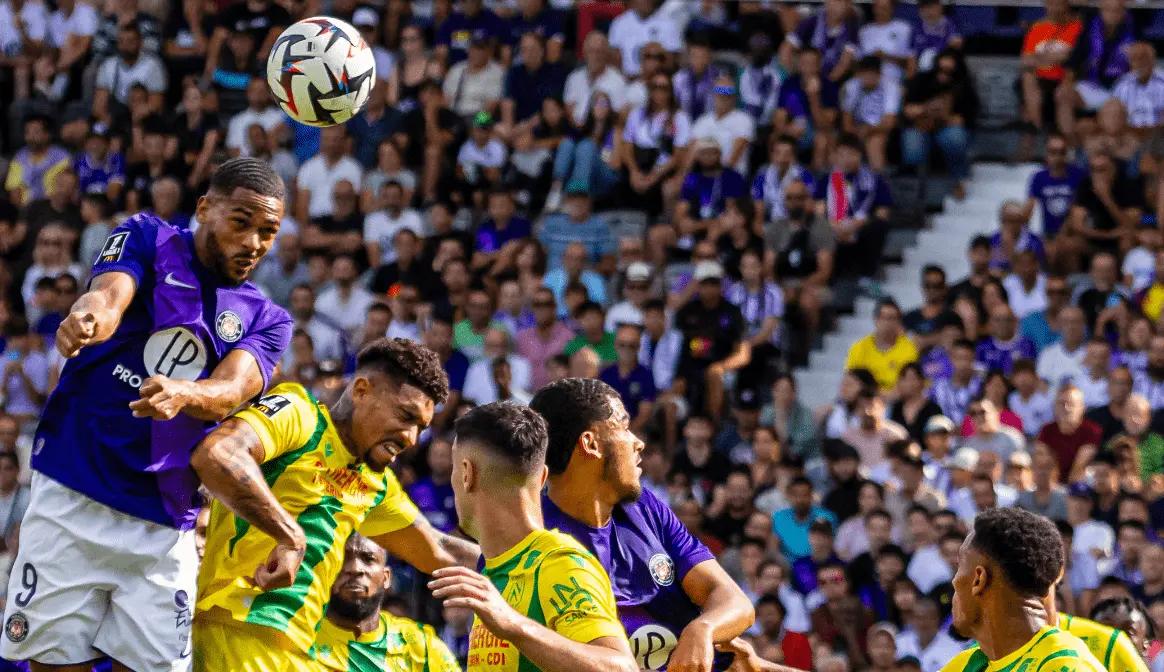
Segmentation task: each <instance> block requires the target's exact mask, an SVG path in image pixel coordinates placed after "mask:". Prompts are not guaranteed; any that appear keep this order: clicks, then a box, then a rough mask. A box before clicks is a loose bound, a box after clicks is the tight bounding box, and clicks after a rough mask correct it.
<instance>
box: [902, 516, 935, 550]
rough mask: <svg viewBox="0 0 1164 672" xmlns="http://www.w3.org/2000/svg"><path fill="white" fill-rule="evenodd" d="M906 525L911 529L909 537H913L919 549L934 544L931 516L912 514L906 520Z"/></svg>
mask: <svg viewBox="0 0 1164 672" xmlns="http://www.w3.org/2000/svg"><path fill="white" fill-rule="evenodd" d="M905 524H906V526H907V527H908V528H909V536H911V537H913V540H914V543H915V544H916V545H917V547H918V548H921V547H922V546H928V545H929V544H931V543H933V539H934V526H933V523H931V522H930V517H929V516H927V515H925V514H924V513H922V512H920V511H917V512H914V513H910V514H908V516H907V517H906V519H905Z"/></svg>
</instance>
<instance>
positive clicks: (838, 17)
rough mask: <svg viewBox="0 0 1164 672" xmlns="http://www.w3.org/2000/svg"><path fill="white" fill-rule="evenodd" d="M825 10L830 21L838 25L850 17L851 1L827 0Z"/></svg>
mask: <svg viewBox="0 0 1164 672" xmlns="http://www.w3.org/2000/svg"><path fill="white" fill-rule="evenodd" d="M824 12H825V18H826V19H827V20H828V22H829V23H830V24H833V25H836V24H838V23H840V22H841V21H844V20H845V19H846V18H848V15H849V2H848V0H825V3H824Z"/></svg>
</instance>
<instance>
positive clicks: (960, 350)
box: [950, 346, 974, 380]
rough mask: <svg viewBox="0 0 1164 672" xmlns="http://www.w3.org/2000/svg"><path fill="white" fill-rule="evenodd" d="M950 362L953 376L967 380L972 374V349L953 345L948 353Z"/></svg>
mask: <svg viewBox="0 0 1164 672" xmlns="http://www.w3.org/2000/svg"><path fill="white" fill-rule="evenodd" d="M950 364H951V366H952V367H953V369H954V377H955V378H957V379H960V380H968V379H969V378H970V377H972V376H973V375H974V349H973V348H969V347H963V346H955V347H954V350H953V351H952V352H951V353H950Z"/></svg>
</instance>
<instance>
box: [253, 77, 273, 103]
mask: <svg viewBox="0 0 1164 672" xmlns="http://www.w3.org/2000/svg"><path fill="white" fill-rule="evenodd" d="M270 104H271V94H270V89H268V88H267V82H266V81H264V80H263V79H262V78H261V77H255V78H253V79H251V81H249V82H247V105H248V106H249V107H250V108H251V109H252V110H255V111H258V110H262V109H265V108H266V107H267V106H268V105H270Z"/></svg>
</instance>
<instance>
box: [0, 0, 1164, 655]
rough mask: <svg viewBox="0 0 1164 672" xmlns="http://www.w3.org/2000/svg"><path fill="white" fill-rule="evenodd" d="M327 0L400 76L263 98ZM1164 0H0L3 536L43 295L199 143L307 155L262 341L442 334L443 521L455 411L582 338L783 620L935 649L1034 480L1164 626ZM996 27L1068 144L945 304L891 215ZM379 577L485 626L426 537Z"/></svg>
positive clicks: (1078, 576)
mask: <svg viewBox="0 0 1164 672" xmlns="http://www.w3.org/2000/svg"><path fill="white" fill-rule="evenodd" d="M982 10H990V11H993V12H994V14H989V12H987V13H986V14H984V13H983V11H982ZM320 13H326V14H328V15H332V16H336V17H339V18H343V19H345V20H347V21H349V22H350V23H352V24H353V25H354V26H356V27H357V28H358V29H359V30H360V32H361V34H362V35H364V37H365V39H366V40H367V41H368V42H369V44H371V45H373V48H374V50H375V53H376V62H377V77H378V82H377V85H376V87H375V88H374V89H373V92H372V96H371V99H370V101H369V103H368V105H367V108H366V109H365V110H364V111H363V112H362V113H361V114H360V115H359V116H358V117H357V118H355V119H354V120H352V121H351V122H350V123H348V124H346V125H345V126H338V127H332V128H325V129H322V130H321V129H316V128H310V127H307V126H302V125H298V124H295V123H293V122H291V121H290V120H289V119H288V118H287V117H286V116H285V115H284V114H283V113H282V112H281V111H279V109H278V108H277V107H276V106H275V105H274V103H273V101H272V99H271V96H270V94H269V91H268V88H267V83H266V80H265V74H264V66H265V55H266V53H267V52H268V50H269V47H270V45H271V43H272V42H273V40H274V39H275V37H276V36H277V35H278V34H279V33H280V32H281V30H282V29H283V28H284V27H286V26H287V25H289V24H290V23H291V22H293V21H295V20H298V19H300V18H305V17H308V16H312V15H316V14H320ZM1003 14H1006V15H1007V16H1009V17H1010V19H1011V21H1010V22H1009V23H1007V25H1005V26H1002V23H1006V22H1005V21H1003V20H1002V18H1006V17H1003V16H1002V15H1003ZM1162 15H1164V10H1159V9H1146V8H1139V9H1136V10H1134V11H1130V10H1129V9H1128V8H1127V7H1125V5H1124V2H1123V0H1101V2H1100V3H1099V4H1097V5H1095V6H1094V7H1072V6H1070V5H1069V4H1068V2H1067V1H1066V0H1046V2H1045V6H1014V7H1004V8H1002V9H1001V10H999V9H996V8H992V7H985V6H982V7H979V6H943V4H942V3H941V2H939V1H938V0H918V1H917V2H916V4H913V3H911V4H900V5H898V4H897V3H896V2H895V1H894V0H873V1H872V2H871V3H870V4H859V5H857V4H853V3H852V2H851V0H824V2H823V3H820V4H805V5H803V6H798V5H795V4H792V3H785V2H775V1H773V0H738V1H736V0H733V1H730V2H729V1H725V0H667V1H666V2H659V1H658V0H628V2H626V4H622V3H616V2H603V1H596V2H585V3H575V2H573V0H461V1H460V2H458V3H455V4H454V3H451V2H450V1H449V0H414V1H412V2H407V1H405V0H382V1H380V2H371V3H368V4H363V3H359V4H357V3H356V2H355V1H354V0H330V2H327V1H321V0H236V1H233V2H232V1H229V0H184V1H182V2H177V1H175V2H164V1H162V0H152V1H151V0H103V1H97V2H89V1H88V0H0V175H3V177H4V189H3V191H2V193H0V333H2V334H3V337H2V338H0V352H2V353H3V354H0V359H2V360H3V361H2V367H0V371H2V377H3V382H2V385H0V394H2V397H3V411H4V413H3V415H0V550H3V551H5V552H8V553H10V552H11V550H12V547H13V545H14V544H15V543H16V534H15V533H16V531H17V530H18V528H19V522H20V518H21V516H22V514H23V511H24V509H25V507H26V506H27V500H28V491H27V485H26V484H27V482H28V469H27V463H28V458H29V455H30V452H31V441H30V438H29V437H30V434H31V432H32V430H33V429H34V427H35V423H36V421H37V418H38V416H39V412H40V409H41V407H42V404H43V402H44V400H45V397H46V395H47V394H48V393H49V392H51V390H52V389H53V387H54V384H55V380H56V378H57V376H58V374H59V371H60V367H61V366H62V363H63V362H62V360H61V358H60V356H59V355H58V354H57V353H56V350H55V349H54V347H53V344H52V341H53V336H54V333H55V330H56V326H57V325H58V324H59V322H60V320H61V319H62V315H63V314H64V313H66V312H67V311H68V308H69V307H70V306H71V304H72V302H73V301H74V300H75V299H76V297H77V295H78V292H79V291H83V288H84V287H85V284H86V281H87V273H88V268H89V266H90V264H91V263H92V261H93V260H94V258H95V256H96V254H97V253H98V251H99V250H100V249H101V246H102V245H103V244H104V241H105V239H106V237H107V235H108V233H109V232H110V231H111V230H112V228H113V227H114V226H116V225H117V224H118V223H119V222H120V221H121V220H122V219H124V218H125V217H126V216H128V215H129V214H133V213H135V212H137V211H141V210H147V211H150V212H153V213H155V214H156V215H157V216H158V217H160V218H162V219H163V220H165V221H167V222H169V223H170V224H172V225H174V226H177V227H196V226H197V221H196V218H195V217H194V215H195V204H196V201H197V198H198V196H200V195H201V194H202V193H204V191H205V188H206V184H207V181H208V177H209V175H210V173H211V171H212V170H213V169H214V167H215V166H216V165H217V164H218V163H220V162H222V161H223V160H225V159H226V158H228V157H231V156H240V155H241V156H257V157H262V158H264V159H267V160H269V161H270V162H271V163H272V165H273V166H275V168H276V169H277V170H278V171H279V173H280V174H281V175H282V176H283V177H284V179H285V180H286V183H287V189H288V192H287V193H288V198H287V213H286V214H287V216H286V218H285V219H284V221H283V224H282V227H281V230H280V234H279V237H278V241H277V244H276V247H275V249H274V250H273V251H272V253H271V254H270V256H269V257H268V259H266V260H265V261H264V263H263V264H262V265H261V267H260V268H259V269H258V270H257V272H256V273H255V275H254V277H253V280H254V281H255V282H256V283H257V284H258V285H259V286H260V287H261V288H262V289H263V290H264V291H265V292H266V293H267V294H268V295H269V296H270V297H271V298H272V299H273V300H275V301H276V302H278V303H279V304H281V305H283V306H285V307H286V308H287V309H288V310H289V311H290V312H291V314H292V315H293V317H294V319H295V325H296V330H295V335H294V340H293V343H292V347H291V348H290V349H289V350H288V351H287V353H286V355H285V357H284V359H283V363H282V366H281V368H280V372H279V379H280V380H293V381H299V382H302V383H303V384H305V385H307V386H309V387H310V388H311V389H312V390H313V391H314V392H315V394H316V395H317V396H318V397H319V398H321V399H323V400H325V401H326V400H329V399H331V398H333V397H334V396H335V395H336V394H337V393H338V392H339V391H340V390H341V389H342V386H343V381H344V376H345V375H346V374H348V373H350V371H351V369H352V366H353V362H354V353H355V352H356V351H358V349H359V348H360V346H361V344H363V343H365V342H367V341H369V340H372V339H375V338H379V337H381V336H384V335H388V336H394V337H404V338H411V339H416V340H418V341H421V342H423V343H425V344H426V345H428V346H429V347H431V348H432V349H433V350H435V351H436V352H437V353H439V354H440V356H441V357H442V359H443V360H444V362H445V368H446V370H447V372H448V374H449V377H450V381H451V387H452V390H453V393H452V396H451V398H450V399H449V401H448V403H447V404H445V405H444V406H443V408H441V409H440V410H439V412H438V413H437V416H436V419H435V421H434V424H433V428H432V430H431V431H430V432H428V434H427V436H426V437H425V439H424V441H423V445H422V447H421V448H420V449H419V450H417V451H415V453H414V454H413V455H412V456H411V457H410V458H409V459H407V460H405V461H404V463H402V464H400V465H398V470H399V472H400V478H401V480H402V482H403V483H404V484H405V485H406V487H407V489H408V491H409V493H410V495H411V496H412V498H413V499H414V500H415V501H416V502H417V504H418V505H419V506H420V507H421V509H422V510H423V511H424V513H425V515H427V516H428V517H429V519H430V520H431V521H432V522H433V524H434V525H436V526H437V527H439V528H441V529H443V530H449V529H452V528H454V527H455V526H456V513H455V511H454V509H453V504H452V500H453V496H452V489H451V488H450V486H449V475H450V470H451V458H450V440H451V438H450V436H449V434H448V431H449V429H450V427H451V422H452V420H453V419H455V417H456V416H457V415H458V414H459V413H462V412H464V411H465V410H466V409H468V408H471V407H472V406H473V405H475V404H483V403H488V402H492V401H495V400H499V399H514V400H519V401H527V400H528V399H529V397H530V395H531V394H532V393H533V392H535V391H536V390H537V389H538V388H540V387H541V386H542V385H544V384H545V383H547V382H549V381H552V380H555V379H558V378H561V377H563V376H586V377H598V378H601V379H603V380H605V381H606V382H608V383H609V384H611V385H612V386H613V387H614V388H615V389H616V390H618V392H619V393H620V395H621V396H622V399H623V401H624V402H625V404H626V407H627V410H628V412H629V413H630V415H631V416H632V418H633V426H634V428H635V430H636V432H637V433H639V434H640V436H642V437H643V439H644V440H645V441H646V443H647V448H646V451H645V453H644V458H643V469H644V475H643V479H644V482H645V485H646V486H647V487H649V488H651V489H652V490H653V491H654V492H656V493H657V494H659V495H660V497H662V498H664V499H665V500H666V501H668V502H670V503H671V506H672V507H673V508H674V510H675V511H676V513H677V514H678V515H679V516H680V518H681V519H682V520H683V522H684V523H685V524H686V525H687V526H688V527H689V528H690V529H691V530H692V531H694V532H695V533H696V534H697V535H698V536H699V537H700V538H701V539H702V540H703V541H704V542H705V543H706V544H707V545H708V546H709V547H711V548H712V550H713V551H714V552H715V553H716V554H717V555H718V556H719V558H720V560H721V562H722V563H723V564H724V565H725V567H727V568H728V570H729V571H730V572H731V573H732V575H733V576H734V577H735V578H736V579H737V580H738V581H739V583H740V585H741V586H742V587H743V588H744V590H745V591H746V592H747V593H748V594H749V595H750V596H752V597H753V598H754V599H755V601H756V608H757V615H758V618H757V622H756V624H755V626H754V627H753V629H752V630H751V631H750V633H749V636H751V637H752V638H753V641H754V642H755V644H756V646H757V649H758V650H759V651H760V653H761V654H762V655H764V656H765V657H767V658H769V659H771V660H774V661H779V662H783V663H784V664H787V665H790V666H793V667H799V668H802V669H819V670H830V671H835V672H840V671H842V670H863V669H873V670H883V671H884V670H903V671H906V670H910V671H911V670H921V671H922V672H935V671H936V670H937V669H938V668H939V667H940V666H941V664H943V663H944V662H946V661H947V660H948V659H949V658H950V657H951V656H952V655H953V653H954V652H956V651H957V650H958V649H960V648H961V647H962V646H963V643H961V642H959V641H957V640H956V639H955V638H954V637H953V636H952V635H951V634H950V633H949V632H948V631H947V627H946V626H947V622H948V615H949V610H950V599H951V594H952V589H951V587H950V583H949V581H950V578H951V576H952V572H953V568H954V566H955V564H956V561H957V549H958V547H959V545H960V543H961V541H962V539H963V535H964V534H965V532H966V530H967V524H968V523H969V522H970V521H971V520H972V519H973V517H974V515H975V514H976V512H978V511H981V510H983V509H985V508H989V507H993V506H998V505H1011V504H1017V505H1019V506H1023V507H1025V508H1029V509H1031V510H1033V511H1037V512H1039V513H1042V514H1045V515H1047V516H1049V517H1050V518H1052V519H1054V520H1055V521H1057V522H1058V523H1059V524H1060V529H1061V531H1062V534H1063V540H1064V544H1065V545H1066V546H1067V548H1069V549H1070V553H1069V554H1068V555H1069V558H1070V560H1069V569H1068V575H1067V578H1066V580H1065V581H1064V583H1063V585H1062V588H1061V599H1062V600H1063V604H1064V608H1065V610H1066V611H1068V612H1070V613H1074V614H1080V615H1086V614H1088V613H1089V610H1090V609H1091V607H1092V606H1093V605H1095V604H1097V603H1098V602H1100V601H1102V600H1104V599H1106V598H1110V597H1119V596H1128V597H1131V598H1135V599H1138V600H1142V601H1143V602H1144V603H1146V605H1147V609H1148V611H1149V613H1150V614H1151V615H1152V617H1153V620H1154V622H1155V625H1156V627H1157V629H1158V630H1160V631H1161V632H1164V546H1162V545H1160V539H1159V536H1158V535H1164V499H1162V496H1164V412H1162V411H1164V331H1162V330H1161V329H1160V324H1159V318H1160V316H1161V312H1162V311H1164V233H1162V231H1164V229H1161V225H1162V222H1161V219H1160V215H1161V214H1164V189H1161V188H1160V185H1161V183H1162V182H1161V180H1162V178H1164V163H1162V162H1164V137H1162V136H1161V135H1160V129H1161V125H1162V124H1164V75H1161V74H1159V73H1157V72H1156V69H1155V68H1156V54H1155V51H1154V49H1153V47H1152V40H1153V39H1158V38H1159V37H1161V31H1164V17H1162ZM1000 17H1002V18H1000ZM971 34H973V35H976V36H977V37H975V38H974V39H970V36H971ZM964 35H965V37H964ZM984 51H985V52H986V53H994V54H996V55H998V54H1001V55H1004V56H1008V57H1009V58H1011V59H1015V58H1020V59H1021V67H1020V68H1019V73H1020V74H1019V75H1018V77H1016V78H1014V81H1013V86H1014V88H1015V90H1014V95H1015V96H1016V97H1017V99H1018V100H1019V102H1020V104H1019V106H1018V107H1019V109H1018V114H1017V117H1016V118H1015V119H1014V122H1015V128H1016V129H1017V130H1018V132H1019V135H1018V137H1020V138H1021V142H1019V143H1018V145H1017V147H1016V148H1015V151H1016V157H1015V158H1017V159H1019V160H1030V159H1038V160H1040V161H1043V162H1044V165H1043V166H1042V167H1041V168H1040V169H1039V170H1037V171H1035V172H1034V173H1033V177H1032V178H1031V181H1030V185H1029V190H1028V194H1029V196H1028V198H1026V199H1025V200H1013V201H1005V202H1003V203H1000V204H998V225H997V230H996V231H995V232H994V233H993V234H992V235H986V236H980V237H977V238H974V239H973V240H972V242H971V244H970V246H969V249H968V251H967V259H968V261H969V268H970V272H969V274H968V275H967V276H966V277H947V270H946V269H945V268H944V267H943V266H942V265H930V266H927V267H925V268H924V269H923V272H922V274H921V278H920V283H921V286H922V295H923V297H924V299H923V302H922V304H921V305H919V306H914V305H898V303H897V302H895V301H894V300H893V298H892V297H891V296H888V295H886V294H885V292H884V290H883V288H882V285H881V282H880V280H881V278H882V276H883V269H882V262H883V258H884V256H885V255H884V248H885V245H886V241H887V238H889V236H890V232H891V231H892V230H893V229H894V227H895V226H898V225H899V224H900V220H902V219H909V218H912V219H913V220H914V222H913V223H914V225H916V226H924V225H925V212H924V209H923V211H922V212H920V213H918V212H916V211H915V210H914V209H913V208H912V206H908V205H905V204H903V194H902V189H901V188H900V185H902V184H909V182H910V181H911V180H916V181H920V182H922V183H925V182H926V180H928V179H930V178H929V177H928V176H932V175H940V176H942V179H943V180H944V181H943V182H942V183H941V184H942V185H943V187H942V189H943V190H946V191H948V195H949V197H950V198H949V200H948V201H947V202H948V203H953V204H955V207H957V206H956V204H957V203H958V202H959V201H960V199H962V198H963V197H964V196H965V194H966V189H967V185H968V184H969V183H971V182H972V180H973V177H972V170H971V163H972V162H971V157H972V145H973V142H974V137H975V131H976V119H977V117H978V112H979V108H980V102H979V98H980V91H979V87H977V86H976V80H975V78H974V76H973V73H972V72H971V70H970V69H969V68H968V66H967V56H966V55H967V53H983V52H984ZM903 180H904V181H903ZM1035 222H1038V223H1039V225H1038V226H1034V223H1035ZM854 295H862V296H866V297H871V298H873V299H875V300H876V301H877V303H876V307H875V315H874V317H875V320H874V328H873V331H872V333H870V334H868V335H867V336H866V337H864V338H861V339H860V340H857V341H855V342H853V343H852V344H851V348H850V349H849V353H848V358H847V361H845V362H841V361H836V362H831V365H832V366H833V367H835V368H838V369H839V368H841V367H844V369H845V375H844V377H843V379H842V382H841V385H840V388H839V390H837V392H836V401H835V403H833V404H829V405H825V406H823V407H820V408H810V407H809V406H808V405H806V404H805V403H804V402H802V401H801V400H800V394H799V393H798V388H797V377H796V376H795V375H794V371H795V369H796V368H797V367H800V366H803V365H804V364H805V363H806V362H808V359H809V354H810V352H811V351H812V350H813V349H814V348H816V347H818V346H819V345H820V344H821V342H822V336H823V335H824V334H825V333H827V332H828V331H829V330H830V329H832V328H833V327H834V326H835V324H836V319H837V316H838V314H839V313H841V312H843V307H844V306H845V305H849V306H850V307H851V305H852V296H854ZM845 297H848V298H847V299H846V298H845ZM388 606H389V608H390V609H392V610H395V611H398V612H399V613H407V614H409V615H413V616H416V617H419V618H421V619H422V620H426V621H428V622H432V623H435V624H437V625H438V626H440V628H441V632H442V636H443V637H444V639H445V640H446V641H447V642H448V644H449V645H450V646H451V647H452V649H453V651H454V652H456V653H457V654H458V655H461V656H463V655H464V654H465V653H466V651H467V648H468V628H469V615H468V612H460V611H456V610H451V611H442V610H441V609H440V608H439V606H437V605H435V604H434V603H433V602H432V601H431V599H429V598H428V596H427V595H426V593H425V591H424V589H423V587H422V582H421V581H419V580H418V577H415V576H413V575H412V574H411V573H410V570H405V569H403V568H402V569H401V571H398V572H397V574H396V590H395V592H394V595H393V597H392V599H391V604H389V605H388ZM1148 640H1149V642H1151V643H1150V645H1149V647H1150V648H1149V650H1148V652H1147V654H1146V655H1149V657H1150V659H1153V660H1154V669H1157V670H1164V656H1156V655H1155V654H1156V653H1157V652H1158V650H1159V649H1160V648H1161V644H1160V643H1158V642H1154V641H1153V640H1154V637H1148Z"/></svg>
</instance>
